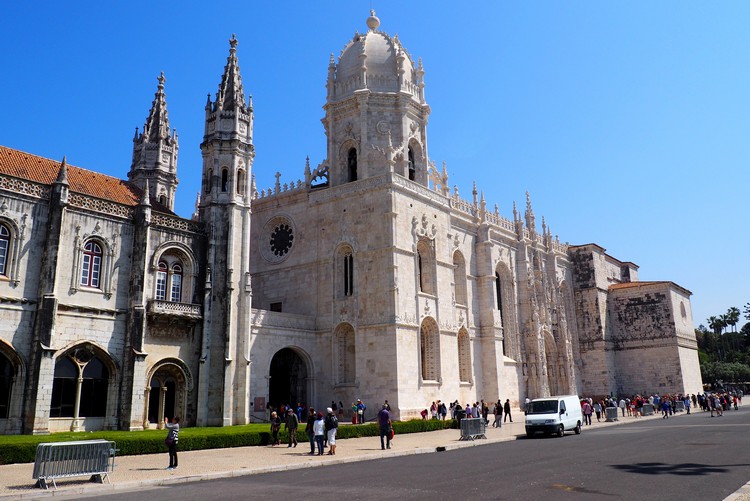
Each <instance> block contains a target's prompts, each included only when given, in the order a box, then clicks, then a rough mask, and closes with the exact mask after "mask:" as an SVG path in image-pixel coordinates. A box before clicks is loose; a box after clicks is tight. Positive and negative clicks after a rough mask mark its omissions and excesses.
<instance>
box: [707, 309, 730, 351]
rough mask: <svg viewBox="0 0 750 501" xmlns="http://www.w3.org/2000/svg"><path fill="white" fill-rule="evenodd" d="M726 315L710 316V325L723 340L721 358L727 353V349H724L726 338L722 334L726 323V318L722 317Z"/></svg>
mask: <svg viewBox="0 0 750 501" xmlns="http://www.w3.org/2000/svg"><path fill="white" fill-rule="evenodd" d="M723 316H724V315H719V316H718V317H708V327H709V328H710V329H711V330H712V331H714V334H716V336H717V337H718V338H719V340H721V349H719V360H723V359H724V354H725V353H726V350H725V349H724V338H723V336H722V335H721V331H722V330H723V329H724V327H725V326H726V324H725V323H724V319H723V318H722V317H723Z"/></svg>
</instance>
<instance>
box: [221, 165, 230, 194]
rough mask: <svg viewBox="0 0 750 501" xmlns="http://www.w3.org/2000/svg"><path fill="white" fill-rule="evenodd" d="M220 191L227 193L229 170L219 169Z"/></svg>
mask: <svg viewBox="0 0 750 501" xmlns="http://www.w3.org/2000/svg"><path fill="white" fill-rule="evenodd" d="M221 191H223V192H227V191H229V170H228V169H221Z"/></svg>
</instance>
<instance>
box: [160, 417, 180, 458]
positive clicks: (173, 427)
mask: <svg viewBox="0 0 750 501" xmlns="http://www.w3.org/2000/svg"><path fill="white" fill-rule="evenodd" d="M164 426H166V427H167V430H169V432H168V433H167V438H165V439H164V443H165V444H166V446H167V448H168V449H169V466H168V467H167V470H174V469H175V468H177V441H178V440H179V438H180V418H178V417H177V416H175V417H173V418H172V422H171V423H170V422H169V420H168V419H167V418H166V417H165V418H164Z"/></svg>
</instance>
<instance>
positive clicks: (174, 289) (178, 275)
mask: <svg viewBox="0 0 750 501" xmlns="http://www.w3.org/2000/svg"><path fill="white" fill-rule="evenodd" d="M170 283H171V288H170V289H171V294H170V295H169V297H170V299H169V300H170V301H172V302H175V303H179V302H180V298H181V297H182V266H180V264H179V263H175V264H173V265H172V280H171V281H170Z"/></svg>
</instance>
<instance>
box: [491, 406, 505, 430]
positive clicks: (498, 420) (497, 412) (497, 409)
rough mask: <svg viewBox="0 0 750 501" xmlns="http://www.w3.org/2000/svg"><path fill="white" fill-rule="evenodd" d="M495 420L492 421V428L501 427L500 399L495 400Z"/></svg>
mask: <svg viewBox="0 0 750 501" xmlns="http://www.w3.org/2000/svg"><path fill="white" fill-rule="evenodd" d="M494 413H495V421H494V422H493V423H492V427H493V428H501V427H502V426H503V403H502V402H501V401H500V399H498V400H497V402H495V409H494Z"/></svg>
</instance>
